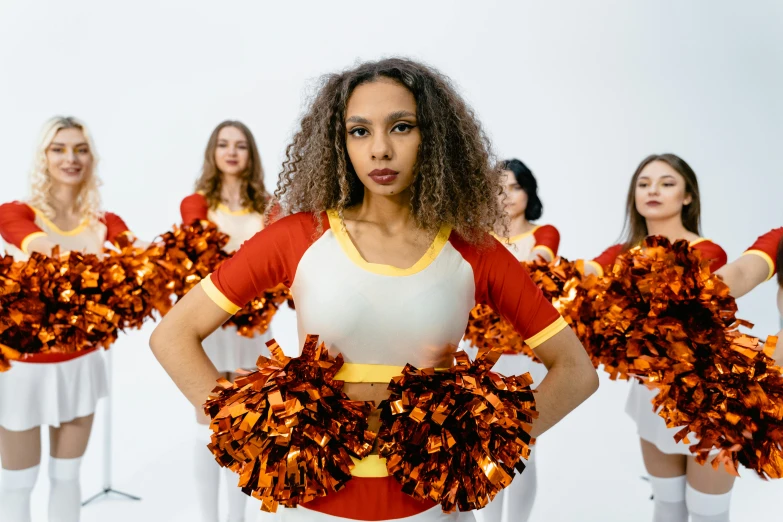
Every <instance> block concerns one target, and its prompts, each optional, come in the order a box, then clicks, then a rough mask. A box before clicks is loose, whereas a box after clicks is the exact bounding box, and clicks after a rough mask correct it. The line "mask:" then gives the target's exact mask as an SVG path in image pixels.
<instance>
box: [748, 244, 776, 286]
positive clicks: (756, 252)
mask: <svg viewBox="0 0 783 522" xmlns="http://www.w3.org/2000/svg"><path fill="white" fill-rule="evenodd" d="M748 254H753V255H755V256H759V257H760V258H761V259H763V260H764V261H766V262H767V266H769V275H768V276H767V281H769V280H770V279H772V276H773V275H775V262H774V261H773V260H772V258H771V257H769V254H767V253H766V252H764V251H762V250H755V249H754V250H746V251H745V252H743V253H742V255H743V256H746V255H748Z"/></svg>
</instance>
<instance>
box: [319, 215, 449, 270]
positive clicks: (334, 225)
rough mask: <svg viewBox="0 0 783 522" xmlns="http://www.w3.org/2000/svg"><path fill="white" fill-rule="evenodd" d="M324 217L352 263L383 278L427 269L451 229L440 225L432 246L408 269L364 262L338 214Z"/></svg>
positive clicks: (444, 242) (444, 243)
mask: <svg viewBox="0 0 783 522" xmlns="http://www.w3.org/2000/svg"><path fill="white" fill-rule="evenodd" d="M326 215H327V216H328V217H329V228H330V229H331V231H332V233H333V234H334V236H335V237H336V238H337V242H338V243H339V244H340V247H341V248H342V249H343V252H345V254H346V255H347V256H348V258H349V259H350V260H351V261H353V263H354V264H355V265H357V266H359V267H360V268H363V269H364V270H367V271H368V272H372V273H374V274H379V275H385V276H395V277H399V276H409V275H413V274H416V273H418V272H421V271H422V270H424V269H425V268H427V267H428V266H429V265H430V264H431V263H432V262H433V261H434V260H435V258H437V257H438V254H440V252H441V250H443V247H444V246H446V243H447V242H448V240H449V236H450V235H451V227H450V226H448V225H442V226H441V227H440V230H439V231H438V234H437V235H436V236H435V239H434V240H433V241H432V244H431V245H430V247H429V248H428V249H427V252H425V253H424V255H423V256H422V257H421V259H419V260H418V261H416V263H414V264H413V266H411V267H410V268H399V267H396V266H392V265H383V264H380V263H370V262H368V261H366V260H365V259H364V258H363V257H362V255H361V254H360V253H359V251H358V250H357V249H356V245H354V244H353V241H351V237H350V236H349V235H348V231H347V230H345V228H343V226H342V225H343V223H342V221H341V220H340V216H339V214H337V211H336V210H327V211H326Z"/></svg>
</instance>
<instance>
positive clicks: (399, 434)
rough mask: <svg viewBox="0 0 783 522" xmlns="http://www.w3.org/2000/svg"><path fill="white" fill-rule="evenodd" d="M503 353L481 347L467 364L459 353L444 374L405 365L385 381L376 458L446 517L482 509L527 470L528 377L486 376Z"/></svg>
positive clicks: (530, 395)
mask: <svg viewBox="0 0 783 522" xmlns="http://www.w3.org/2000/svg"><path fill="white" fill-rule="evenodd" d="M500 355H501V350H500V349H498V348H495V349H492V350H487V349H481V350H480V351H479V354H478V356H477V358H476V360H475V361H474V362H471V361H470V360H469V358H468V356H467V354H466V353H465V352H457V354H456V355H455V363H454V365H453V366H452V367H451V368H450V369H449V370H447V371H436V370H434V369H432V368H428V369H422V370H419V369H416V368H414V367H413V366H411V365H407V366H406V367H405V369H404V371H403V374H402V375H401V376H399V377H395V378H394V379H393V380H392V382H391V383H390V384H389V389H390V390H391V392H392V394H391V396H390V398H389V399H388V400H386V401H384V402H383V403H382V404H381V422H382V427H381V431H380V433H379V434H378V441H379V454H380V455H381V456H382V457H384V458H386V459H387V460H386V467H387V469H388V471H389V474H390V475H392V476H394V478H395V479H397V480H398V481H399V482H400V484H401V485H402V490H403V492H405V493H407V494H408V495H411V496H412V497H414V498H416V499H419V500H431V501H433V502H436V503H439V504H440V505H441V508H442V509H443V511H444V512H452V511H454V510H455V509H456V508H457V507H458V508H459V509H460V511H468V510H472V509H480V508H482V507H484V506H486V505H487V504H488V503H489V502H490V501H491V500H492V499H493V498H494V497H495V495H496V494H497V492H498V491H500V490H501V489H503V488H505V487H507V486H508V485H509V484H510V483H511V481H512V479H513V476H514V469H516V470H517V471H518V472H519V473H521V472H522V471H523V470H524V468H525V465H524V464H523V462H522V461H521V459H522V458H527V457H528V456H529V455H530V444H531V443H532V441H531V437H530V434H529V433H530V428H531V423H532V421H533V419H534V418H536V417H537V416H538V413H537V412H536V410H535V400H534V398H533V392H532V391H531V389H530V384H531V383H532V380H531V378H530V374H525V375H522V376H516V377H503V376H501V375H498V374H496V373H493V372H491V371H490V370H491V368H492V366H493V365H494V364H495V362H497V360H498V358H499V357H500Z"/></svg>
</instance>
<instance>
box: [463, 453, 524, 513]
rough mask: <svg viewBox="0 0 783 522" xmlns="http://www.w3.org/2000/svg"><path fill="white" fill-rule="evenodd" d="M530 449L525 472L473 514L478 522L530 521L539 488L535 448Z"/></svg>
mask: <svg viewBox="0 0 783 522" xmlns="http://www.w3.org/2000/svg"><path fill="white" fill-rule="evenodd" d="M530 449H531V451H530V458H529V459H527V460H526V461H525V466H527V467H526V469H525V471H523V472H522V474H521V475H516V476H514V480H513V481H511V484H510V485H509V486H508V487H507V488H506V489H503V490H501V491H500V492H499V493H498V494H497V495H495V498H494V499H492V502H490V503H489V504H488V505H487V506H484V507H483V508H481V509H477V510H475V511H473V512H472V513H473V516H474V518H475V521H476V522H527V521H528V519H529V517H530V512H531V511H532V510H533V502H534V501H535V499H536V486H537V484H536V481H537V478H536V469H535V467H536V451H535V446H533V447H531V448H530ZM466 514H467V513H466ZM463 516H464V515H463Z"/></svg>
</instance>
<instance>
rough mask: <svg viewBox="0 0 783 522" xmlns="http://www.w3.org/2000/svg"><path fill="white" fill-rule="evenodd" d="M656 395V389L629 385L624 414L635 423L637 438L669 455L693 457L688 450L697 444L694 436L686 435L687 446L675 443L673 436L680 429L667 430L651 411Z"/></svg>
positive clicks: (659, 418)
mask: <svg viewBox="0 0 783 522" xmlns="http://www.w3.org/2000/svg"><path fill="white" fill-rule="evenodd" d="M656 395H658V390H657V389H653V390H651V389H649V388H647V386H645V385H644V384H641V383H639V382H632V383H631V391H630V392H629V393H628V402H626V403H625V413H627V414H628V415H630V416H631V418H632V419H633V420H634V422H636V432H637V433H638V434H639V438H641V439H644V440H646V441H647V442H650V443H652V444H655V446H656V447H657V448H658V449H659V450H661V451H662V452H663V453H666V454H669V455H688V456H691V457H692V456H694V454H693V453H691V452H690V450H689V449H688V448H689V447H690V446H691V445H692V444H695V443H697V442H698V439H697V438H696V436H695V434H693V433H690V434H689V435H688V441H689V444H685V443H684V442H675V441H674V435H675V434H676V433H677V432H678V431H680V430H681V429H682V428H667V427H666V421H665V420H663V418H662V417H659V416H658V413H657V412H656V411H655V410H653V405H652V400H653V399H654V398H655V396H656Z"/></svg>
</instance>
